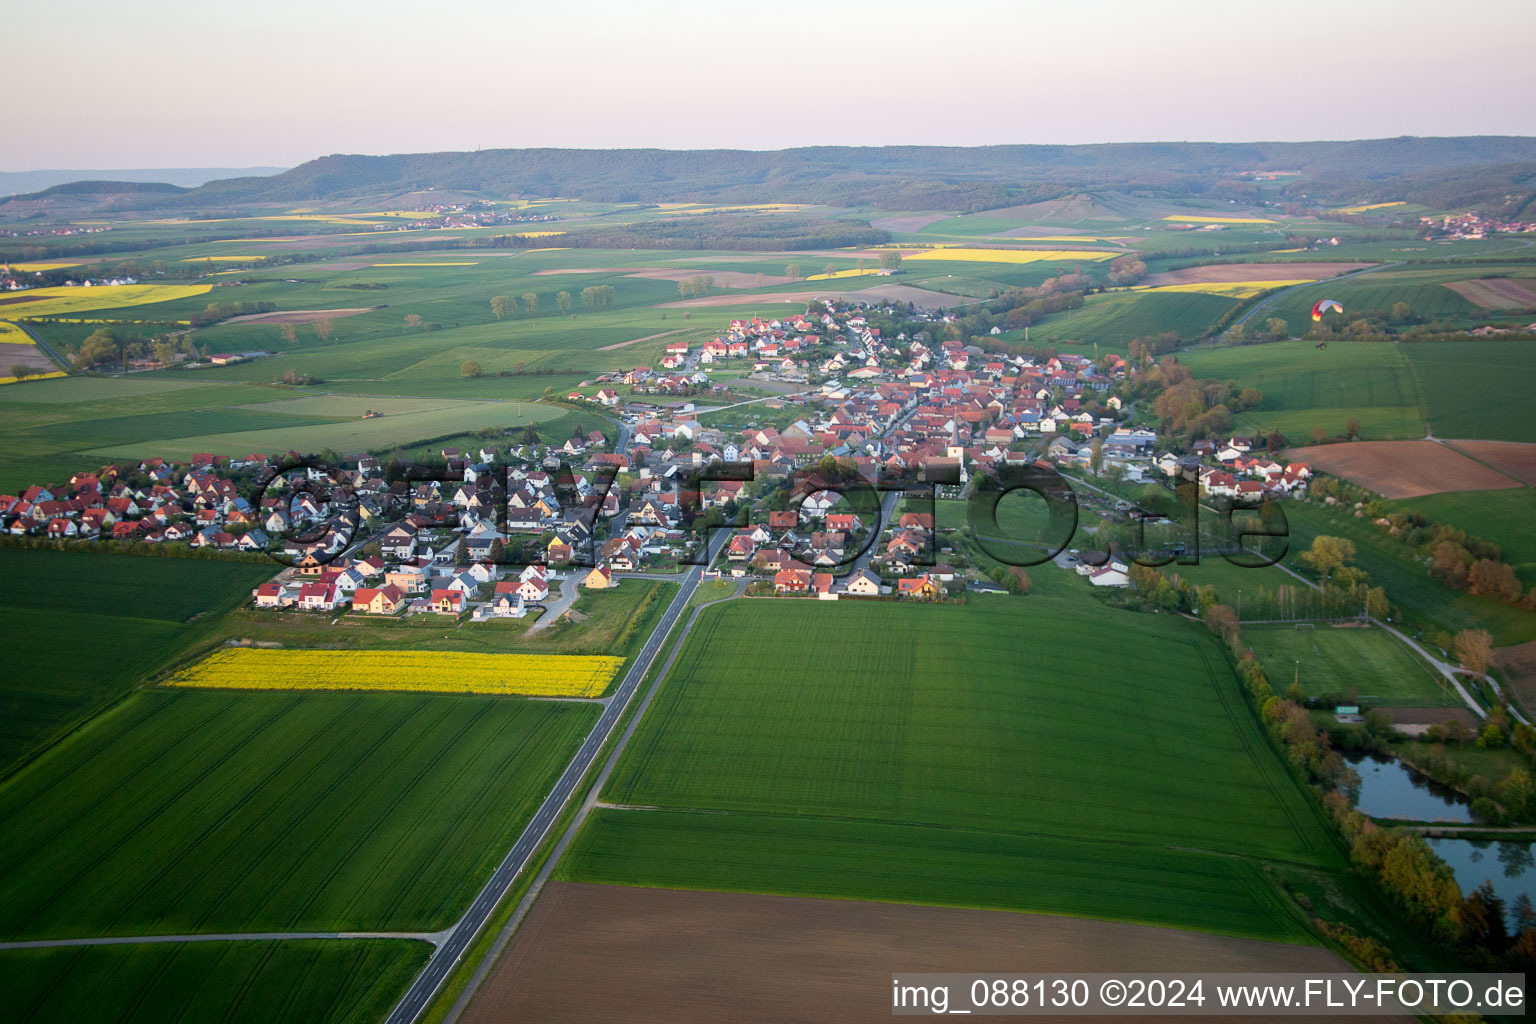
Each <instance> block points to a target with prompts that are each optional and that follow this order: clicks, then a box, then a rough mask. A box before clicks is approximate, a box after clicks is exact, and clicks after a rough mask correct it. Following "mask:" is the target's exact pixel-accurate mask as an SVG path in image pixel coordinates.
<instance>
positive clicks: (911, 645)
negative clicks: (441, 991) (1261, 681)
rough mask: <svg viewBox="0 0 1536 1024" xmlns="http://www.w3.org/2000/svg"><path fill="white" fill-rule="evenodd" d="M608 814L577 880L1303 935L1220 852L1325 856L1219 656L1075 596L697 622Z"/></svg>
mask: <svg viewBox="0 0 1536 1024" xmlns="http://www.w3.org/2000/svg"><path fill="white" fill-rule="evenodd" d="M1095 635H1098V636H1102V637H1110V636H1113V637H1114V641H1113V643H1094V642H1092V641H1090V640H1089V639H1088V638H1089V637H1092V636H1095ZM1149 664H1156V665H1157V671H1156V673H1155V674H1154V675H1148V674H1146V672H1145V669H1144V666H1146V665H1149ZM1106 745H1110V746H1113V747H1115V749H1118V750H1123V751H1126V752H1127V756H1126V757H1123V758H1121V757H1117V758H1113V759H1104V758H1097V759H1095V758H1091V757H1087V756H1085V752H1087V751H1089V750H1092V749H1099V748H1102V747H1104V746H1106ZM603 800H604V801H605V802H606V803H608V804H614V805H621V806H622V807H624V808H630V807H637V808H645V809H640V810H630V809H613V810H604V811H602V812H601V814H599V815H598V816H597V817H596V818H595V819H594V820H593V822H592V823H591V824H590V825H589V826H588V827H587V828H586V829H585V830H584V831H583V833H582V834H581V836H580V837H579V839H578V842H577V844H576V847H575V848H573V851H572V856H571V857H570V858H569V859H568V860H567V861H566V862H565V863H564V864H563V865H562V872H563V873H564V877H567V878H569V879H572V880H577V881H610V882H623V883H627V884H646V885H663V886H677V887H684V888H726V889H744V890H747V891H754V892H780V893H789V894H801V895H823V896H846V897H854V898H869V899H882V900H896V901H908V902H920V903H941V904H944V903H948V904H956V905H964V906H998V907H1008V908H1012V909H1036V910H1048V911H1051V912H1056V913H1066V914H1074V915H1083V916H1093V917H1106V918H1119V919H1125V920H1136V921H1148V922H1153V923H1160V924H1184V925H1187V926H1189V927H1194V928H1204V929H1208V930H1214V931H1220V932H1228V933H1233V934H1250V935H1264V936H1268V937H1283V938H1295V937H1297V933H1296V932H1295V931H1294V927H1295V926H1294V922H1292V921H1291V920H1289V918H1288V917H1287V915H1285V914H1284V913H1283V912H1282V911H1279V910H1278V908H1277V906H1276V905H1275V904H1273V903H1272V902H1271V901H1270V899H1269V897H1268V896H1267V895H1265V892H1264V890H1265V887H1264V886H1263V885H1262V884H1260V883H1259V882H1258V879H1257V876H1255V875H1253V874H1251V873H1250V872H1251V871H1252V868H1251V867H1249V866H1247V864H1246V862H1245V861H1244V860H1233V859H1232V857H1231V855H1233V854H1237V855H1241V856H1242V857H1245V858H1246V857H1257V858H1275V859H1287V860H1297V861H1305V862H1308V863H1315V864H1332V863H1334V861H1333V857H1334V854H1333V851H1332V849H1331V847H1330V846H1329V844H1328V842H1327V839H1326V836H1325V834H1324V832H1323V830H1322V826H1321V824H1320V822H1319V821H1318V820H1317V819H1316V818H1315V817H1314V816H1313V814H1312V812H1311V811H1310V809H1309V808H1308V807H1307V805H1306V803H1305V801H1304V800H1303V799H1302V797H1301V794H1300V791H1299V790H1298V789H1297V788H1296V786H1295V784H1294V783H1293V782H1292V781H1291V780H1290V779H1289V777H1288V776H1286V774H1285V773H1284V771H1283V770H1282V769H1281V768H1280V766H1279V764H1278V762H1277V761H1276V760H1275V759H1274V757H1273V755H1272V754H1271V753H1270V752H1269V750H1268V747H1267V746H1266V745H1265V742H1264V740H1263V739H1262V737H1261V736H1260V735H1259V733H1258V730H1257V727H1256V725H1255V724H1254V721H1253V719H1252V716H1251V712H1249V711H1248V709H1247V708H1246V707H1245V706H1244V705H1243V703H1242V701H1241V698H1240V696H1239V691H1238V689H1237V685H1236V683H1235V681H1234V680H1233V679H1232V677H1231V674H1230V670H1228V669H1227V668H1226V665H1225V662H1224V661H1223V660H1222V657H1221V655H1220V653H1219V652H1218V650H1217V649H1216V648H1215V646H1214V644H1213V643H1212V642H1211V641H1210V640H1209V639H1207V638H1206V636H1205V635H1204V634H1203V633H1201V632H1199V631H1198V630H1197V629H1196V628H1195V627H1188V628H1185V627H1184V625H1183V624H1179V623H1176V622H1175V621H1174V620H1171V619H1170V620H1152V619H1148V618H1145V617H1138V616H1133V615H1129V614H1124V613H1113V612H1109V611H1107V610H1103V609H1100V608H1098V607H1097V606H1095V605H1093V604H1091V603H1088V602H1084V601H1082V600H1081V599H1080V598H1078V599H1066V600H1060V599H1054V598H1048V597H1035V598H1027V599H1012V598H996V599H993V600H991V601H990V602H988V601H983V602H978V603H976V604H972V605H968V606H965V607H963V608H955V607H927V608H914V607H911V606H903V605H893V604H879V605H869V604H860V605H852V604H840V605H837V606H832V607H828V606H825V605H805V604H800V603H797V602H784V603H769V602H750V601H749V602H733V603H731V604H727V605H723V606H719V607H716V608H711V609H708V610H706V611H705V612H704V613H703V614H702V616H701V619H700V622H699V625H698V626H697V627H696V628H695V632H694V635H693V636H692V637H691V638H690V640H689V642H688V646H687V648H686V649H685V651H684V652H683V655H682V656H681V658H680V660H679V662H678V664H677V666H676V668H675V669H674V672H673V674H672V676H670V677H669V679H668V681H667V682H666V684H665V685H664V687H663V689H662V691H661V693H660V694H659V695H658V698H657V702H656V704H655V705H654V706H653V708H652V710H651V712H650V713H649V714H648V715H647V717H646V718H645V719H644V720H643V722H642V725H641V728H640V731H639V732H638V733H637V734H636V735H635V737H634V739H633V741H632V742H631V744H630V746H629V748H628V750H627V751H626V753H625V756H624V758H623V759H622V760H621V761H620V764H619V766H618V770H617V771H616V773H615V775H614V777H613V779H612V781H611V782H610V784H609V785H608V787H607V788H606V789H605V790H604V792H603ZM650 808H659V809H660V810H651V809H650ZM1109 877H1113V878H1115V879H1116V880H1117V881H1116V882H1114V883H1110V884H1108V885H1106V883H1105V881H1104V880H1105V879H1106V878H1109ZM1025 878H1028V879H1031V880H1032V881H1031V884H1029V885H1027V886H1026V885H1021V884H1019V882H1020V880H1022V879H1025ZM1090 878H1092V879H1094V880H1095V881H1093V882H1092V883H1090V881H1089V879H1090ZM1194 889H1201V890H1203V891H1205V892H1207V893H1208V897H1207V898H1206V899H1204V900H1189V899H1181V898H1180V897H1179V895H1178V894H1179V893H1180V892H1184V893H1185V894H1186V895H1187V894H1188V893H1189V892H1190V891H1192V890H1194Z"/></svg>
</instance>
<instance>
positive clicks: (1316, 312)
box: [1312, 299, 1344, 320]
mask: <svg viewBox="0 0 1536 1024" xmlns="http://www.w3.org/2000/svg"><path fill="white" fill-rule="evenodd" d="M1330 309H1331V310H1333V311H1334V312H1335V313H1342V312H1344V307H1343V306H1341V305H1339V303H1337V302H1335V301H1334V300H1333V299H1324V300H1323V301H1321V302H1319V303H1318V304H1317V305H1315V306H1313V307H1312V319H1313V320H1321V319H1322V318H1323V314H1324V313H1326V312H1328V311H1329V310H1330Z"/></svg>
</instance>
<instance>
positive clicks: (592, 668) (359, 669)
mask: <svg viewBox="0 0 1536 1024" xmlns="http://www.w3.org/2000/svg"><path fill="white" fill-rule="evenodd" d="M623 664H624V659H623V658H615V657H612V656H609V655H596V654H593V655H587V654H461V653H456V652H450V651H295V650H272V649H266V648H252V647H236V648H230V649H227V650H222V651H217V652H215V653H214V654H212V655H210V656H209V657H207V658H206V659H204V660H203V661H200V662H198V663H197V664H196V665H193V666H191V667H190V668H187V669H184V670H183V671H181V672H179V673H177V674H176V675H175V676H174V677H172V678H171V679H170V680H169V681H168V683H167V685H169V686H187V687H198V688H207V689H222V690H365V691H380V692H383V691H400V692H410V693H481V694H498V695H501V694H506V695H512V694H517V695H522V696H529V697H596V696H598V695H599V694H601V693H602V692H603V691H604V690H605V689H607V688H608V683H609V682H610V681H612V679H613V677H614V675H615V674H616V673H617V672H618V670H619V667H620V666H621V665H623Z"/></svg>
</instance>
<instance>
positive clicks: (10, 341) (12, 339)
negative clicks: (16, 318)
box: [0, 320, 34, 345]
mask: <svg viewBox="0 0 1536 1024" xmlns="http://www.w3.org/2000/svg"><path fill="white" fill-rule="evenodd" d="M31 344H34V342H33V341H32V335H30V334H28V333H27V332H26V331H24V330H22V329H21V328H20V327H17V326H16V325H15V324H8V323H6V322H5V321H4V320H0V345H31Z"/></svg>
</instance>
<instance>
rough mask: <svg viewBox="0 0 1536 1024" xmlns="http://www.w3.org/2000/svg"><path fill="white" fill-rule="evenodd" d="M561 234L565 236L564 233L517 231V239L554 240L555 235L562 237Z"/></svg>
mask: <svg viewBox="0 0 1536 1024" xmlns="http://www.w3.org/2000/svg"><path fill="white" fill-rule="evenodd" d="M563 234H565V232H564V231H519V232H518V233H517V237H518V238H554V237H555V236H556V235H563Z"/></svg>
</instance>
